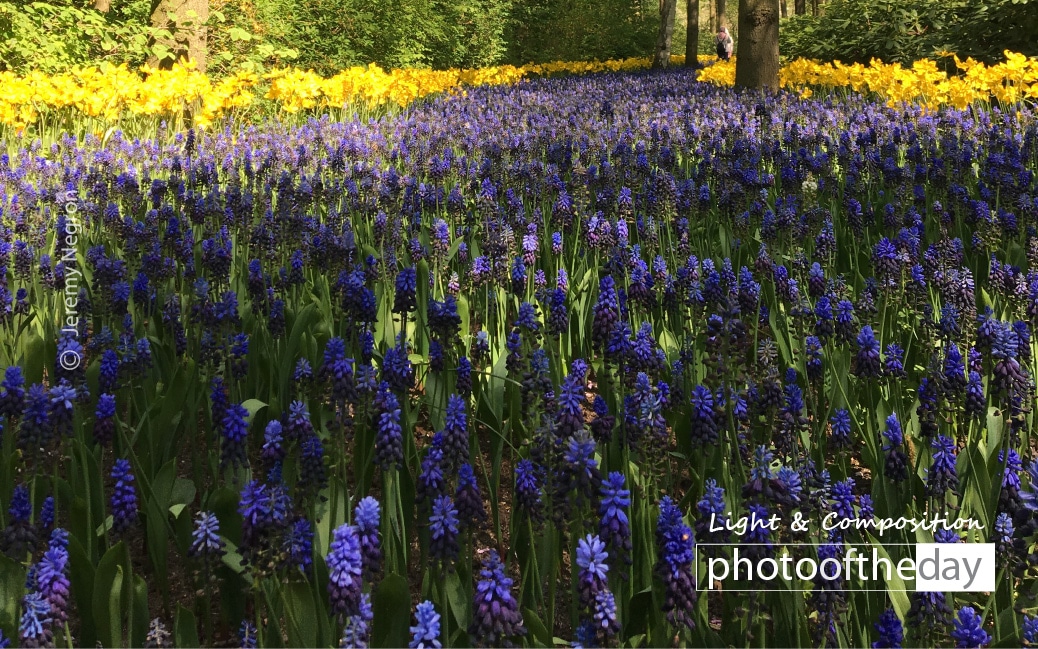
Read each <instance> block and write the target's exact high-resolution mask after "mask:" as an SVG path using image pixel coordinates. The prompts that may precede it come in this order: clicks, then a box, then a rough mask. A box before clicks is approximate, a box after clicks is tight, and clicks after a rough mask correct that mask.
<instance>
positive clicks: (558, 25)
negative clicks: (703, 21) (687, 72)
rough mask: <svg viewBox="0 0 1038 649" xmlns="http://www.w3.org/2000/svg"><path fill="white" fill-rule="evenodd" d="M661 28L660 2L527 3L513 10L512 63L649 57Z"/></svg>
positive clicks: (566, 0)
mask: <svg viewBox="0 0 1038 649" xmlns="http://www.w3.org/2000/svg"><path fill="white" fill-rule="evenodd" d="M658 28H659V7H658V6H657V3H656V2H644V1H642V0H633V1H631V0H573V1H570V0H523V1H521V2H517V3H516V4H515V6H514V7H513V10H512V21H511V25H510V30H509V39H508V40H509V43H510V47H509V52H508V60H509V62H510V63H515V64H523V63H531V62H532V63H543V62H547V61H558V60H569V61H588V60H592V59H599V60H605V59H614V58H626V57H632V56H648V55H650V54H651V52H652V49H653V46H654V44H655V40H656V30H657V29H658ZM682 42H683V41H682Z"/></svg>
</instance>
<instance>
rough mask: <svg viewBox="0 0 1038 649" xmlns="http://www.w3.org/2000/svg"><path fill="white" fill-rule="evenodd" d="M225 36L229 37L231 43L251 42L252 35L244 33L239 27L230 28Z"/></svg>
mask: <svg viewBox="0 0 1038 649" xmlns="http://www.w3.org/2000/svg"><path fill="white" fill-rule="evenodd" d="M226 33H227V35H228V36H230V37H231V40H232V41H250V40H252V34H250V33H249V32H247V31H245V30H244V29H242V28H241V27H230V28H228V29H227V32H226Z"/></svg>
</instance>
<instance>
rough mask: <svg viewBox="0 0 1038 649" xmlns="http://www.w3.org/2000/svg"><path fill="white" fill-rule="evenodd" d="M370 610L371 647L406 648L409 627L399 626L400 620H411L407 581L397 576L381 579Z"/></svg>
mask: <svg viewBox="0 0 1038 649" xmlns="http://www.w3.org/2000/svg"><path fill="white" fill-rule="evenodd" d="M371 609H372V612H373V613H374V616H375V620H374V630H373V632H372V638H373V646H375V647H406V646H407V641H408V630H409V628H410V627H409V624H406V623H405V624H401V620H407V621H408V622H409V621H410V620H411V594H410V592H408V588H407V580H406V579H404V578H403V577H401V576H400V575H397V574H391V575H389V576H387V577H386V578H385V579H383V580H382V583H380V584H379V585H378V590H376V591H375V596H374V598H373V600H372V604H371Z"/></svg>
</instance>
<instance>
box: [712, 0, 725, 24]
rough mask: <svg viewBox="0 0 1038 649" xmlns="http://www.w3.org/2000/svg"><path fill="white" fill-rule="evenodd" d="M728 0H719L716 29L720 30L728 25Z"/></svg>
mask: <svg viewBox="0 0 1038 649" xmlns="http://www.w3.org/2000/svg"><path fill="white" fill-rule="evenodd" d="M727 5H728V3H727V0H717V24H716V25H714V31H715V32H719V31H721V28H722V27H724V26H725V25H726V21H727V19H726V17H725V14H726V13H727V12H728V6H727Z"/></svg>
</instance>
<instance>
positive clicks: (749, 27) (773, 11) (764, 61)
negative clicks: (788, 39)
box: [735, 0, 779, 90]
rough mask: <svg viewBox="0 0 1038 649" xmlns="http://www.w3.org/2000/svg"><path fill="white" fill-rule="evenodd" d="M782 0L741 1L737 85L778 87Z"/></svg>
mask: <svg viewBox="0 0 1038 649" xmlns="http://www.w3.org/2000/svg"><path fill="white" fill-rule="evenodd" d="M778 34H779V0H739V49H738V52H737V53H738V56H737V58H736V62H735V85H736V86H741V87H744V88H771V89H774V90H777V89H778V73H779V41H778Z"/></svg>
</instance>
